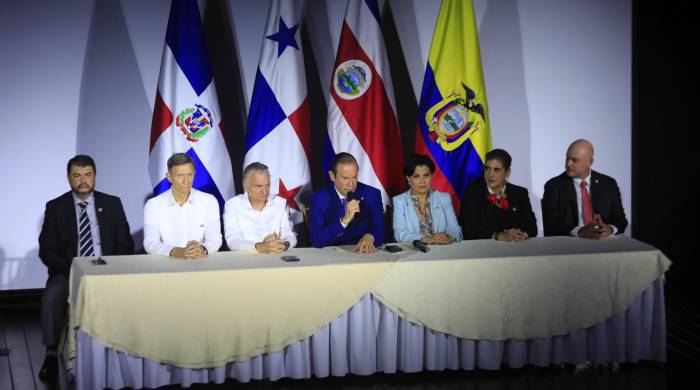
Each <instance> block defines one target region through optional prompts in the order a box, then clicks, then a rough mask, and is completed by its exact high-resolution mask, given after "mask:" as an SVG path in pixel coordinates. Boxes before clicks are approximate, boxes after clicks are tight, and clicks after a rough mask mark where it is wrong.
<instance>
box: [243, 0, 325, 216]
mask: <svg viewBox="0 0 700 390" xmlns="http://www.w3.org/2000/svg"><path fill="white" fill-rule="evenodd" d="M302 7H303V2H300V1H294V0H272V1H271V3H270V9H269V11H268V14H267V23H266V25H265V33H264V35H263V40H262V47H261V49H260V61H259V63H258V72H257V74H256V75H255V85H254V87H253V97H252V98H251V101H250V110H249V112H248V126H247V128H246V134H245V160H244V166H245V165H248V164H250V163H252V162H256V161H257V162H261V163H263V164H265V165H267V166H268V167H269V168H270V186H271V189H270V192H271V193H276V194H278V195H279V196H281V197H283V198H285V199H287V204H288V205H289V209H290V211H291V215H292V219H293V220H294V221H295V222H301V220H302V219H303V215H302V213H301V207H302V206H301V204H302V203H303V199H305V195H306V194H308V192H310V191H311V171H310V170H309V161H310V155H311V129H310V121H309V104H308V100H307V97H306V74H305V73H304V57H303V53H302V45H301V36H300V29H299V27H300V20H301V15H302V12H301V10H302Z"/></svg>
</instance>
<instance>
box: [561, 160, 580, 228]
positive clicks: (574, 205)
mask: <svg viewBox="0 0 700 390" xmlns="http://www.w3.org/2000/svg"><path fill="white" fill-rule="evenodd" d="M563 175H564V176H566V179H565V182H566V183H568V184H567V185H566V186H565V188H566V198H567V200H568V203H569V207H571V209H572V210H573V211H574V218H576V221H575V222H576V224H577V225H578V199H576V189H575V188H574V186H575V185H576V184H575V183H574V179H573V178H571V177H569V176H567V175H566V173H563Z"/></svg>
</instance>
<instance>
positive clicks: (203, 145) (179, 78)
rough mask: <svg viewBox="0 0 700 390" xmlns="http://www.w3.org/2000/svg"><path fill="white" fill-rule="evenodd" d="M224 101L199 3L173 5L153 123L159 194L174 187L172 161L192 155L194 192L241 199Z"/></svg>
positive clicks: (153, 167)
mask: <svg viewBox="0 0 700 390" xmlns="http://www.w3.org/2000/svg"><path fill="white" fill-rule="evenodd" d="M222 129H223V126H222V123H221V112H220V110H219V101H218V99H217V96H216V88H215V87H214V77H213V73H212V70H211V65H210V63H209V56H208V53H207V48H206V44H205V39H204V32H203V30H202V22H201V18H200V13H199V8H198V7H197V2H196V0H173V2H172V4H171V6H170V19H169V20H168V30H167V32H166V34H165V45H164V46H163V57H162V60H161V64H160V75H159V77H158V90H157V91H156V101H155V105H154V108H153V121H152V122H151V142H150V156H149V160H148V170H149V174H150V177H151V183H152V185H153V193H154V194H155V195H158V194H160V193H162V192H164V191H167V190H168V189H169V188H170V182H168V180H167V179H166V178H165V174H166V173H167V170H168V168H167V165H166V162H167V160H168V158H169V157H170V156H172V155H173V154H174V153H180V152H182V153H187V154H188V155H189V156H190V157H192V160H194V164H195V170H196V173H195V177H194V184H193V187H194V188H197V189H198V190H201V191H204V192H208V193H210V194H212V195H214V196H215V197H216V199H217V200H218V201H219V205H220V206H221V207H222V209H223V205H224V202H225V201H226V200H228V199H230V198H232V197H233V196H234V195H235V189H234V186H233V170H232V169H231V158H230V157H229V154H228V149H227V148H226V142H225V139H224V135H223V131H222Z"/></svg>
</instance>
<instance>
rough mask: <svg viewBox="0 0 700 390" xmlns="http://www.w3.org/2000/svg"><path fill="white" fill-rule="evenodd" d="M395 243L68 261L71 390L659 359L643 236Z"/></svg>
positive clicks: (660, 342)
mask: <svg viewBox="0 0 700 390" xmlns="http://www.w3.org/2000/svg"><path fill="white" fill-rule="evenodd" d="M403 248H404V251H403V252H401V253H398V254H390V253H387V252H383V251H380V252H378V253H376V254H374V255H358V254H354V253H352V252H351V251H349V250H348V248H324V249H314V248H299V249H292V250H290V251H289V253H288V254H294V255H297V256H298V257H299V258H301V261H299V262H295V263H288V262H283V261H281V260H280V257H279V256H272V255H261V254H253V253H241V252H221V253H215V254H212V255H210V256H208V257H207V258H205V259H203V260H200V261H184V260H176V259H170V258H165V257H160V256H150V255H137V256H114V257H105V260H106V262H107V264H105V265H95V264H93V262H92V261H91V260H92V259H90V258H77V259H75V260H74V262H73V267H72V268H71V289H70V298H69V300H70V312H71V313H70V322H71V327H70V332H69V334H70V337H69V343H68V354H67V355H68V359H69V365H70V366H72V371H73V373H74V375H75V377H76V385H77V388H79V389H89V388H104V387H111V388H120V387H125V386H129V387H133V388H142V387H158V386H163V385H168V384H174V383H177V384H180V385H182V386H189V385H190V384H192V383H201V382H211V381H214V382H217V383H221V382H223V381H225V380H226V379H227V378H236V379H238V380H240V381H243V382H245V381H249V380H251V379H265V378H267V379H273V380H274V379H279V378H282V377H292V378H308V377H311V376H317V377H325V376H328V375H335V376H339V375H345V374H347V373H355V374H361V375H368V374H372V373H374V372H387V373H392V372H396V371H404V372H415V371H420V370H425V369H427V370H440V369H446V368H449V369H476V368H485V369H498V368H500V367H501V365H502V364H505V365H507V366H510V367H521V366H523V365H525V364H534V365H538V366H546V365H549V364H554V363H574V364H575V363H580V362H583V361H586V360H589V361H595V362H633V361H638V360H640V359H648V360H656V361H665V359H666V340H665V308H664V303H663V282H662V278H663V274H664V272H665V271H666V270H667V269H668V267H669V266H670V261H669V260H668V259H667V258H666V257H665V256H664V255H663V254H662V253H661V252H660V251H659V250H657V249H655V248H653V247H651V246H649V245H646V244H644V243H641V242H639V241H636V240H634V239H630V238H627V237H614V238H611V239H608V240H603V241H590V240H581V239H577V238H571V237H553V238H534V239H531V240H528V241H527V242H524V243H517V244H514V243H503V242H498V241H493V240H479V241H468V242H462V243H457V244H453V245H448V246H431V250H430V251H429V252H428V253H420V252H416V251H415V250H413V249H412V248H410V247H409V246H405V245H404V246H403Z"/></svg>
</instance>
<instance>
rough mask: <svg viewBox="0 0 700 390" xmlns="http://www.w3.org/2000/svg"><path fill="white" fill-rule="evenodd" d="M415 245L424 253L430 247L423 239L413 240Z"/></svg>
mask: <svg viewBox="0 0 700 390" xmlns="http://www.w3.org/2000/svg"><path fill="white" fill-rule="evenodd" d="M413 247H414V248H416V249H418V250H419V251H421V252H423V253H425V252H427V251H428V250H429V249H430V248H428V246H427V245H425V244H424V243H423V241H421V240H413Z"/></svg>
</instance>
